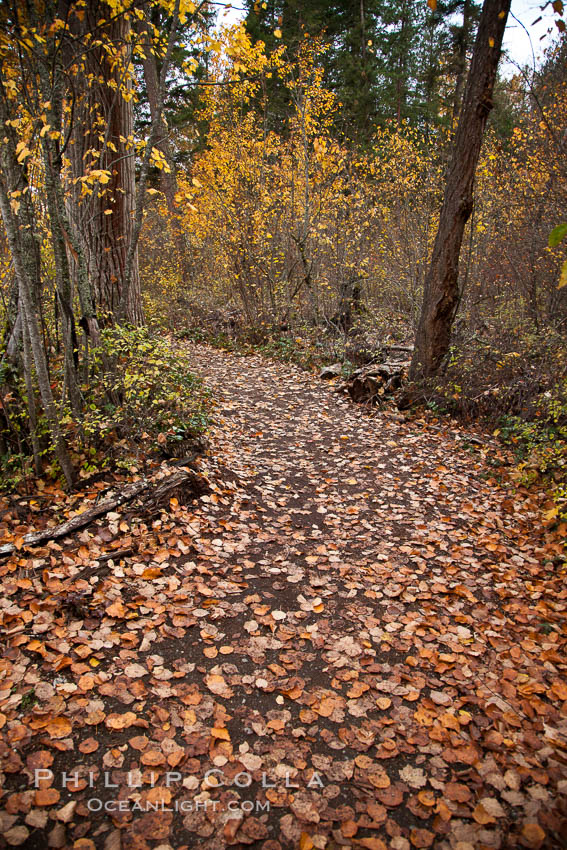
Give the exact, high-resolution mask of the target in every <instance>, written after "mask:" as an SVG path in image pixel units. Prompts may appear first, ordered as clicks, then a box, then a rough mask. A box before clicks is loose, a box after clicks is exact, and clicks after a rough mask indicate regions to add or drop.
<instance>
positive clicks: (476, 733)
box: [0, 346, 567, 850]
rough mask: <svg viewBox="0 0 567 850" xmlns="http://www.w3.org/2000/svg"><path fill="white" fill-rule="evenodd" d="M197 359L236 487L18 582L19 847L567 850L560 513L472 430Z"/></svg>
mask: <svg viewBox="0 0 567 850" xmlns="http://www.w3.org/2000/svg"><path fill="white" fill-rule="evenodd" d="M190 351H191V358H192V361H193V363H194V368H195V371H197V372H199V373H200V374H202V375H203V376H205V377H206V380H207V383H208V384H209V386H210V387H211V388H212V390H213V392H214V394H215V397H216V399H217V401H218V406H217V410H216V424H215V426H214V428H213V431H212V435H211V445H210V449H209V452H208V454H207V455H206V456H205V457H203V458H202V459H201V460H200V462H199V463H200V468H201V470H202V472H203V474H206V476H207V478H208V481H209V489H208V492H207V493H206V494H205V495H203V496H201V497H200V498H199V499H197V500H194V501H189V502H188V503H187V504H183V500H182V499H180V500H176V499H174V500H172V501H171V503H170V505H169V508H168V509H167V510H162V511H161V512H158V513H157V515H155V516H153V517H152V518H151V519H147V518H144V517H140V516H139V515H137V514H136V508H135V505H132V504H130V505H127V506H124V507H122V508H120V509H117V510H116V511H115V512H111V513H110V514H108V515H107V516H106V517H103V518H101V519H100V520H98V521H97V522H96V523H93V524H92V525H90V526H89V527H88V528H86V529H85V530H83V531H81V532H78V533H77V534H75V535H74V536H73V537H69V538H67V539H64V540H62V541H60V542H50V543H49V544H46V545H44V546H43V548H36V549H35V550H34V551H32V552H30V551H26V549H25V547H24V545H23V543H22V541H21V536H20V538H19V540H18V549H17V551H16V552H15V553H14V554H13V555H12V556H11V557H10V558H8V559H3V561H2V562H0V576H1V581H2V588H3V593H2V596H1V599H0V614H1V616H2V618H3V636H2V640H3V642H4V643H5V644H6V645H7V649H6V652H5V653H4V660H3V661H2V662H1V663H2V667H1V669H2V677H3V678H2V680H1V681H0V700H1V702H0V711H1V712H2V714H0V724H1V725H2V726H3V728H2V731H1V733H0V734H1V735H2V739H3V742H2V744H1V745H0V746H1V749H0V756H1V758H2V769H3V771H4V783H3V789H2V792H1V793H2V796H1V798H0V809H1V811H0V833H1V834H2V836H3V837H2V838H0V847H6V846H20V847H25V848H38V850H39V848H41V850H43V848H46V847H52V848H77V850H93V848H104V850H119V848H122V850H156V848H161V850H166V848H173V850H182V848H194V847H198V848H200V850H222V848H224V847H226V846H229V847H235V848H239V847H244V846H251V847H253V848H263V850H279V848H300V850H310V848H321V850H322V848H368V849H369V850H384V848H392V850H410V848H426V847H434V848H443V849H444V848H452V850H471V848H508V847H526V848H544V847H545V848H558V847H562V846H566V845H565V844H564V843H563V842H565V841H567V833H566V828H565V815H566V814H567V806H566V804H565V799H566V797H567V794H566V792H567V679H566V676H565V671H566V669H567V653H566V651H565V643H566V639H567V628H566V627H567V611H566V599H567V586H566V583H565V573H564V571H563V572H562V568H561V558H560V557H559V556H560V555H561V552H562V547H561V541H559V540H558V539H556V538H554V536H553V534H552V533H551V532H550V531H549V530H548V529H546V527H545V525H544V523H543V522H542V519H541V504H540V501H539V500H538V497H537V495H535V494H530V493H529V492H528V491H522V490H520V491H518V490H515V489H514V487H513V485H512V483H511V482H509V481H507V480H506V477H505V475H504V477H502V478H499V479H497V477H496V474H495V467H494V464H497V463H498V459H497V450H496V449H495V448H494V447H491V444H490V439H489V438H487V441H486V443H484V445H480V446H479V444H478V443H477V442H476V441H475V440H474V439H472V440H471V435H470V434H469V433H467V432H466V431H465V430H463V429H462V428H460V427H458V426H457V425H456V424H452V423H451V422H449V421H445V423H440V422H438V423H434V422H433V421H432V420H431V419H427V418H424V419H422V420H416V419H412V420H408V419H406V418H405V417H403V416H401V415H400V414H398V413H395V412H393V411H383V412H368V411H366V410H365V409H362V408H357V407H355V406H353V405H352V404H351V403H350V402H349V401H347V400H346V399H344V398H342V397H340V396H338V395H337V394H336V393H333V390H332V386H331V385H329V384H327V383H323V382H322V381H320V380H318V379H317V378H316V377H314V376H312V375H310V374H307V373H304V372H301V371H300V370H298V369H296V368H295V367H292V366H288V365H283V364H278V363H273V362H269V361H266V360H263V359H262V358H260V357H259V356H250V357H246V358H240V357H237V356H235V355H232V354H227V353H226V352H219V351H215V350H213V349H211V348H207V347H204V346H203V347H198V346H194V347H190ZM491 464H492V465H491ZM122 483H123V482H122ZM103 484H104V486H105V487H108V486H109V484H108V482H106V483H104V482H99V484H98V485H93V487H92V488H91V490H90V491H88V492H87V494H86V495H85V494H84V493H83V494H82V496H81V500H82V501H77V497H74V498H75V501H74V502H72V501H70V502H69V503H68V504H67V505H66V506H65V511H64V513H65V514H66V515H68V512H69V510H70V509H71V508H72V510H73V511H74V512H75V513H76V512H77V511H79V510H82V509H84V508H85V507H86V506H88V505H92V504H93V502H94V500H95V498H97V496H98V497H100V495H101V488H102V487H103ZM114 486H115V487H117V486H118V487H120V486H122V485H121V483H120V481H116V482H115V484H114ZM97 488H98V489H97ZM69 498H71V497H69ZM35 506H36V508H37V501H36V503H35ZM33 507H34V506H33V505H32V508H33ZM22 516H23V515H22ZM46 516H47V517H49V516H50V515H49V514H46V515H44V514H43V513H41V511H37V512H36V514H35V517H36V522H35V529H36V530H37V529H38V528H39V527H40V526H41V524H42V523H45V522H46V521H47V519H46ZM51 519H52V520H53V521H54V518H53V517H51ZM21 520H22V517H20V524H19V525H18V524H17V522H18V514H17V511H12V512H11V513H9V512H8V513H7V515H6V517H5V518H4V523H3V524H4V531H5V538H6V540H13V539H14V534H19V535H21V534H23V533H25V532H26V531H28V530H30V529H29V523H28V522H27V521H26V522H23V521H21ZM111 556H113V557H111ZM210 771H212V773H211V772H210ZM36 786H39V787H36Z"/></svg>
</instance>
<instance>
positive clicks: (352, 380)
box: [342, 361, 409, 404]
mask: <svg viewBox="0 0 567 850" xmlns="http://www.w3.org/2000/svg"><path fill="white" fill-rule="evenodd" d="M408 368H409V361H404V362H397V361H396V362H384V363H373V364H371V365H369V366H363V367H362V369H357V370H356V372H353V373H352V375H351V376H350V377H349V378H348V379H347V380H346V381H345V382H344V384H342V391H343V392H346V393H348V395H349V396H350V397H351V399H352V400H353V401H355V402H357V403H359V404H362V403H370V404H375V403H377V402H378V401H379V400H380V399H381V398H382V397H383V396H385V395H389V394H390V393H394V392H396V390H398V389H399V388H400V387H401V385H402V383H403V382H404V381H405V379H406V376H407V370H408Z"/></svg>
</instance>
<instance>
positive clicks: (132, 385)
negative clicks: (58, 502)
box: [0, 327, 212, 491]
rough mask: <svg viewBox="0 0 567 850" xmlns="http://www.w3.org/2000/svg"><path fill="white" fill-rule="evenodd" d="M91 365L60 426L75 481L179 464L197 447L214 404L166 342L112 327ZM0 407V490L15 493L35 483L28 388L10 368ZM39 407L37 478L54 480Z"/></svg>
mask: <svg viewBox="0 0 567 850" xmlns="http://www.w3.org/2000/svg"><path fill="white" fill-rule="evenodd" d="M92 362H93V366H92V369H91V372H90V374H89V375H88V376H84V382H83V384H82V386H81V395H82V409H81V411H80V412H79V413H74V412H73V411H72V410H71V408H70V406H69V404H68V403H67V404H66V405H65V406H64V408H63V410H62V412H61V420H60V421H61V426H62V430H63V433H64V436H65V439H66V441H67V443H68V445H69V447H70V451H71V457H72V460H73V463H74V465H75V468H76V469H77V471H78V475H79V478H87V477H89V476H91V475H93V474H96V473H98V472H101V471H104V470H109V469H113V468H116V467H117V468H127V469H132V468H138V467H140V466H141V465H142V466H143V465H144V464H145V462H146V460H148V459H150V460H151V459H160V458H164V457H170V458H171V457H178V458H182V457H184V456H186V455H188V454H190V453H191V452H192V451H194V450H196V448H198V447H199V446H200V445H201V442H202V435H203V434H204V433H205V431H206V430H207V428H208V425H209V418H210V413H211V409H212V399H211V397H210V394H209V392H208V390H207V389H206V388H205V386H204V385H203V382H202V381H201V379H200V378H198V377H197V376H196V375H195V374H193V372H192V371H191V368H190V364H189V362H188V360H187V357H186V356H185V355H184V354H183V352H182V351H177V350H174V349H173V348H172V346H171V344H170V342H169V341H168V339H167V338H165V337H163V335H162V336H159V335H154V334H152V333H151V332H150V331H148V329H146V328H139V327H115V328H110V329H107V330H104V331H103V332H102V341H101V346H100V348H99V349H97V350H95V352H94V356H93V361H92ZM62 381H63V374H62V365H61V363H59V362H56V364H55V369H54V370H53V373H52V382H53V384H54V386H55V387H57V385H58V384H60V383H61V382H62ZM0 402H1V407H0V411H1V415H0V443H1V448H2V455H1V458H0V489H3V490H9V491H11V490H19V489H21V488H22V487H23V488H26V487H27V484H28V483H29V481H30V480H31V479H32V478H33V477H34V469H33V460H32V445H31V440H30V436H29V422H28V419H27V412H26V411H27V408H26V395H25V387H24V386H23V385H22V383H21V382H18V381H16V380H15V379H14V378H13V375H12V374H11V373H10V372H9V370H7V369H5V370H4V372H3V373H2V374H1V375H0ZM36 404H38V409H39V417H38V423H37V428H36V434H37V437H38V442H39V446H40V464H41V469H40V470H39V471H38V472H39V475H40V476H46V477H47V478H51V479H57V477H58V475H59V469H58V467H57V465H56V464H55V463H54V462H53V461H49V456H50V448H51V447H50V438H49V431H48V428H47V423H46V421H45V417H44V415H43V414H42V412H41V409H40V408H39V401H38V400H36Z"/></svg>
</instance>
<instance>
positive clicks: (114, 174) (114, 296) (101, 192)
mask: <svg viewBox="0 0 567 850" xmlns="http://www.w3.org/2000/svg"><path fill="white" fill-rule="evenodd" d="M97 17H100V14H99V15H95V13H94V11H93V12H92V14H90V13H87V14H86V15H85V19H84V21H83V24H82V25H81V26H83V27H84V28H85V31H86V32H89V31H96V20H95V18H97ZM106 17H107V18H108V19H111V20H110V21H109V22H107V23H105V24H104V28H105V40H106V39H107V40H109V41H111V42H113V43H114V44H115V50H116V53H117V55H120V54H122V55H121V59H120V61H116V56H115V57H113V58H111V57H109V55H108V54H107V53H106V51H104V50H102V49H101V50H94V49H93V50H92V51H90V52H89V53H88V54H87V67H86V69H85V72H84V75H85V80H84V85H82V86H80V87H79V89H80V90H82V92H84V93H83V94H82V95H81V96H80V97H77V98H76V101H75V104H74V107H75V108H74V127H73V144H71V145H70V146H69V148H68V151H69V155H70V157H71V162H72V174H73V178H75V179H77V178H80V177H82V176H84V174H85V169H86V168H87V169H89V168H92V169H105V170H107V171H109V172H110V180H109V182H108V183H106V184H104V185H102V184H98V185H95V186H94V191H93V192H92V193H91V194H90V195H87V196H84V197H81V192H80V186H81V184H80V183H78V184H77V186H76V189H75V192H74V198H73V203H72V204H70V206H69V210H70V216H71V218H72V222H73V229H74V231H75V236H76V239H77V241H79V242H80V243H81V244H82V245H83V246H84V254H85V260H86V264H87V278H88V280H89V281H90V283H91V286H92V290H93V294H94V298H95V303H96V306H97V308H98V310H100V311H101V312H102V313H108V314H111V318H112V316H114V314H115V313H116V311H117V309H118V305H119V304H120V301H121V296H122V289H123V286H124V280H125V275H126V258H127V254H128V249H129V245H130V244H131V241H132V236H133V226H134V215H135V152H134V146H133V132H134V116H133V102H132V99H131V98H130V97H129V96H128V95H129V94H130V92H129V89H130V82H129V76H128V74H129V71H128V64H129V49H130V48H129V39H130V21H129V18H128V16H126V15H114V16H113V15H112V13H111V10H110V8H109V7H108V9H107V14H106ZM91 18H92V19H91ZM89 74H92V75H94V79H95V80H97V81H96V82H93V81H92V80H91V81H88V80H87V79H86V77H87V75H89ZM124 95H126V97H124ZM126 319H127V321H129V322H132V323H133V324H141V323H142V322H143V310H142V301H141V293H140V276H139V271H138V256H137V252H135V254H134V261H133V263H132V269H131V280H130V285H129V287H128V299H127V304H126Z"/></svg>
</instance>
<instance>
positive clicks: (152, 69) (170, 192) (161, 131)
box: [143, 24, 191, 283]
mask: <svg viewBox="0 0 567 850" xmlns="http://www.w3.org/2000/svg"><path fill="white" fill-rule="evenodd" d="M145 38H146V41H147V44H146V46H145V50H144V60H143V67H144V80H145V82H146V93H147V96H148V103H149V107H150V118H151V121H152V123H154V122H157V125H158V132H157V138H156V148H158V150H160V151H161V153H162V154H163V156H164V159H165V161H166V163H167V165H168V168H169V171H166V170H165V169H162V170H161V171H160V173H159V184H160V188H161V191H162V192H163V194H164V197H165V201H166V204H167V210H168V212H169V216H170V221H171V227H172V230H173V240H174V243H175V248H176V250H177V253H178V255H179V262H180V264H181V271H182V274H183V280H184V283H188V282H189V281H190V279H191V264H190V262H189V251H190V247H191V246H190V244H189V240H188V238H187V235H186V233H184V231H183V227H182V225H181V220H180V214H179V207H178V206H177V202H176V200H175V196H176V195H177V173H176V168H175V160H174V158H173V153H172V150H171V144H170V142H169V138H168V129H167V124H166V122H165V119H164V117H163V111H160V109H159V100H160V95H159V89H160V82H159V74H158V68H157V61H156V56H155V53H154V51H153V49H152V44H151V38H150V36H149V33H148V27H147V24H146V32H145Z"/></svg>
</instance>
